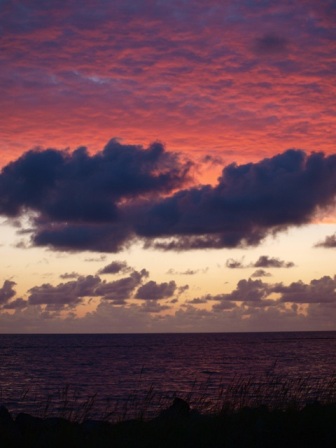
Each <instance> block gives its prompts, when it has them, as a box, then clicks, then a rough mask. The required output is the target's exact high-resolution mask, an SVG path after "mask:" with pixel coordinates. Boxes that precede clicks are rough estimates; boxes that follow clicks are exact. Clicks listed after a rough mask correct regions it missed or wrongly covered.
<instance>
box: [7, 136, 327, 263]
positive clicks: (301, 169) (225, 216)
mask: <svg viewBox="0 0 336 448" xmlns="http://www.w3.org/2000/svg"><path fill="white" fill-rule="evenodd" d="M190 168H191V166H190V163H189V162H183V161H181V159H180V158H179V155H178V154H175V153H171V152H166V151H165V149H164V147H163V146H162V145H161V144H159V143H156V144H153V145H151V146H150V147H149V148H148V149H143V148H142V147H139V146H129V145H122V144H121V143H119V142H117V141H115V140H112V141H111V142H110V143H109V144H108V145H107V146H106V147H105V148H104V150H103V151H102V152H100V153H97V154H95V155H93V156H90V155H89V154H88V152H87V150H86V149H85V148H80V149H78V150H77V151H75V152H74V153H72V154H71V153H67V152H64V151H57V150H50V149H48V150H34V151H29V152H27V153H25V154H24V155H23V156H21V157H20V158H19V159H17V160H16V161H13V162H11V163H10V164H8V165H6V166H5V167H4V168H3V170H2V172H1V174H0V213H1V214H3V215H6V216H8V217H12V218H14V217H18V216H22V215H24V214H25V213H30V212H33V213H34V215H33V218H32V228H31V229H30V230H31V232H32V243H33V244H34V245H37V246H49V247H52V248H54V249H61V250H70V251H74V250H93V251H101V252H118V251H120V250H122V249H123V248H124V247H126V246H127V245H129V244H130V243H131V242H132V241H134V240H135V239H142V240H143V241H144V243H145V246H147V247H148V246H151V247H155V248H158V249H162V250H187V249H203V248H222V247H229V248H233V247H245V246H256V245H258V244H260V243H261V242H262V241H263V239H264V238H265V237H266V236H267V235H269V234H271V233H273V234H274V233H276V232H278V231H281V230H284V229H286V228H288V227H289V226H300V225H302V224H305V223H309V222H311V221H312V220H313V219H314V217H315V214H316V213H317V212H318V211H319V210H321V209H324V208H327V207H330V206H331V205H334V202H335V194H336V155H329V156H326V155H324V154H323V153H312V154H306V153H305V152H304V151H300V150H288V151H286V152H284V153H282V154H278V155H276V156H274V157H271V158H266V159H263V160H261V161H259V162H255V163H248V164H243V165H238V164H230V165H228V166H226V167H224V168H223V171H222V175H221V176H220V177H219V179H218V183H217V185H214V186H211V185H200V186H194V187H191V186H190V187H189V188H185V185H186V183H187V182H190V175H189V172H190ZM254 266H255V267H257V268H265V267H287V268H288V267H291V266H292V264H291V263H290V262H289V263H285V262H282V261H280V260H277V259H274V258H273V259H272V258H269V257H267V256H264V257H261V258H260V259H259V260H258V261H257V262H256V263H255V264H254Z"/></svg>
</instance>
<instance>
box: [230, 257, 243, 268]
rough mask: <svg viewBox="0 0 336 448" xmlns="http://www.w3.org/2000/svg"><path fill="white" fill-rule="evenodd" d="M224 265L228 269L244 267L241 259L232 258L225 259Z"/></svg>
mask: <svg viewBox="0 0 336 448" xmlns="http://www.w3.org/2000/svg"><path fill="white" fill-rule="evenodd" d="M225 266H226V267H227V268H229V269H240V268H245V267H246V266H245V265H244V263H243V261H242V260H234V259H233V258H229V259H228V260H226V263H225Z"/></svg>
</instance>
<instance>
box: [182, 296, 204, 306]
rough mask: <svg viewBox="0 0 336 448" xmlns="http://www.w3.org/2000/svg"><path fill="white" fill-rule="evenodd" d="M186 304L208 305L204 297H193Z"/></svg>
mask: <svg viewBox="0 0 336 448" xmlns="http://www.w3.org/2000/svg"><path fill="white" fill-rule="evenodd" d="M187 303H191V304H192V305H202V304H203V303H208V299H207V298H206V297H195V298H194V299H191V300H188V301H187Z"/></svg>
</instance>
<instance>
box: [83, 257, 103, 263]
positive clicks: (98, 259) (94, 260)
mask: <svg viewBox="0 0 336 448" xmlns="http://www.w3.org/2000/svg"><path fill="white" fill-rule="evenodd" d="M105 260H106V255H100V257H94V258H85V260H84V261H88V262H89V263H91V262H97V261H105Z"/></svg>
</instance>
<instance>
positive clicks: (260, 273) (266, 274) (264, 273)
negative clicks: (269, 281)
mask: <svg viewBox="0 0 336 448" xmlns="http://www.w3.org/2000/svg"><path fill="white" fill-rule="evenodd" d="M251 277H254V278H256V277H272V274H270V273H269V272H267V271H265V270H264V269H257V270H256V271H255V272H253V274H252V275H251Z"/></svg>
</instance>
